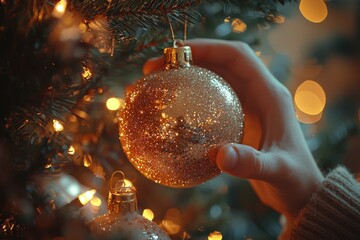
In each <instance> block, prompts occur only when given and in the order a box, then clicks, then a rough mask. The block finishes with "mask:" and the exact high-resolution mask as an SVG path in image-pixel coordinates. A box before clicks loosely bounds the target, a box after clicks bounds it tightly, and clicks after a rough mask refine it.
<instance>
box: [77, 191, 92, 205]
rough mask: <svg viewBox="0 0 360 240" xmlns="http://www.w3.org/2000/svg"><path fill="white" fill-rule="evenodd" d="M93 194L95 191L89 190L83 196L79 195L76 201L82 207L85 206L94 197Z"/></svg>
mask: <svg viewBox="0 0 360 240" xmlns="http://www.w3.org/2000/svg"><path fill="white" fill-rule="evenodd" d="M95 193H96V190H95V189H92V190H89V191H87V192H84V193H83V194H80V195H79V197H78V199H79V201H80V202H81V204H82V205H85V204H86V203H87V202H89V201H90V200H91V199H92V198H93V197H94V195H95Z"/></svg>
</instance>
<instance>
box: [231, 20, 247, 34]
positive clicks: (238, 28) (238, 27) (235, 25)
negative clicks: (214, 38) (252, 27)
mask: <svg viewBox="0 0 360 240" xmlns="http://www.w3.org/2000/svg"><path fill="white" fill-rule="evenodd" d="M231 27H232V31H233V32H237V33H242V32H245V30H246V29H247V25H246V23H244V22H243V21H241V19H239V18H235V19H234V20H233V21H232V23H231Z"/></svg>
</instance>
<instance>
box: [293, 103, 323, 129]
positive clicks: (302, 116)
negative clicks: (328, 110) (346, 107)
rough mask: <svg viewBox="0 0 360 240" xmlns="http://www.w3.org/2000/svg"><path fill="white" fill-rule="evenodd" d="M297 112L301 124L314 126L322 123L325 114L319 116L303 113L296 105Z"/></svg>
mask: <svg viewBox="0 0 360 240" xmlns="http://www.w3.org/2000/svg"><path fill="white" fill-rule="evenodd" d="M295 111H296V118H297V120H298V121H299V122H302V123H305V124H312V123H316V122H318V121H320V119H321V117H322V114H323V112H321V113H319V114H317V115H310V114H306V113H304V112H302V111H301V110H300V109H299V108H298V107H297V106H296V105H295Z"/></svg>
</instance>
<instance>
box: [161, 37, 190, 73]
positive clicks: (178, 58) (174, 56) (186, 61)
mask: <svg viewBox="0 0 360 240" xmlns="http://www.w3.org/2000/svg"><path fill="white" fill-rule="evenodd" d="M191 64H192V53H191V48H190V47H189V46H180V47H179V46H177V42H175V41H174V47H169V48H165V49H164V67H165V69H171V68H180V67H190V66H191Z"/></svg>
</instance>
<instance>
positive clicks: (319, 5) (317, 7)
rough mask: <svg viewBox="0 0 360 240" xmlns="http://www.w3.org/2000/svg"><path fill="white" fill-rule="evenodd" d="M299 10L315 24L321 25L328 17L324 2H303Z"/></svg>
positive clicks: (309, 0) (307, 0)
mask: <svg viewBox="0 0 360 240" xmlns="http://www.w3.org/2000/svg"><path fill="white" fill-rule="evenodd" d="M299 9H300V12H301V14H302V15H303V16H304V18H306V19H307V20H308V21H310V22H313V23H321V22H322V21H324V20H325V18H326V17H327V15H328V9H327V6H326V4H325V1H324V0H301V1H300V5H299Z"/></svg>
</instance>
